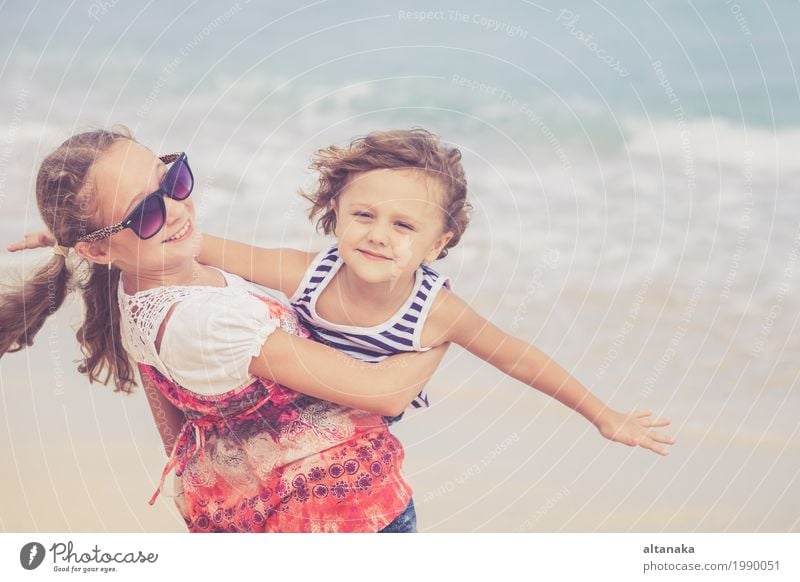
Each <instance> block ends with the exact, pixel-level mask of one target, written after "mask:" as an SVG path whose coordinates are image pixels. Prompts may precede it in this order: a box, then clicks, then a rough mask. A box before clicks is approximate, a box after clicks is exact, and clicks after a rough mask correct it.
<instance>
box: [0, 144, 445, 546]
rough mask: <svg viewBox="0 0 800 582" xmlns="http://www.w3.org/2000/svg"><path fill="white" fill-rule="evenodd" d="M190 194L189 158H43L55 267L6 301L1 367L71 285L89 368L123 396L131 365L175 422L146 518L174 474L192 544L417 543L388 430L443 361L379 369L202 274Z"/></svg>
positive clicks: (241, 290)
mask: <svg viewBox="0 0 800 582" xmlns="http://www.w3.org/2000/svg"><path fill="white" fill-rule="evenodd" d="M167 164H170V165H167ZM193 186H194V177H193V176H192V172H191V169H190V167H189V162H188V159H187V156H186V155H185V154H177V155H171V156H165V157H163V158H161V159H159V158H157V157H156V156H155V155H153V154H152V153H151V152H150V151H149V150H148V149H146V148H145V147H143V146H142V145H140V144H138V143H137V142H135V141H134V140H133V138H132V136H131V135H130V134H129V133H128V132H127V131H96V132H89V133H83V134H78V135H76V136H73V137H72V138H70V139H68V140H67V141H66V142H64V143H63V144H62V145H61V146H60V147H59V148H58V149H57V150H56V151H55V152H53V153H52V154H51V155H50V156H48V157H47V158H46V159H45V160H44V161H43V163H42V165H41V168H40V170H39V173H38V176H37V180H36V196H37V202H38V206H39V212H40V214H41V216H42V219H43V220H44V222H45V224H46V225H47V227H48V228H49V229H50V233H52V236H53V238H54V239H55V240H54V241H53V242H54V246H53V249H54V251H53V252H54V254H53V258H52V259H51V260H50V261H49V262H48V263H47V264H46V265H45V266H44V267H43V268H42V269H41V270H40V271H38V272H37V273H35V274H34V275H33V276H32V277H30V278H29V279H28V280H26V281H25V282H24V284H23V286H22V287H21V288H20V289H18V290H17V291H14V292H11V293H7V294H5V295H3V296H2V297H0V330H2V331H0V355H2V354H5V353H6V352H14V351H18V350H20V349H22V348H24V347H25V346H28V345H32V342H33V339H34V337H35V335H36V333H37V332H38V331H39V330H40V329H41V327H42V325H43V324H44V322H45V320H46V319H47V317H48V316H49V315H51V314H52V313H54V312H55V311H56V310H57V309H58V308H59V307H60V306H61V304H62V303H63V301H64V298H65V297H66V294H67V292H68V289H70V288H71V287H72V283H73V280H75V283H76V285H75V287H76V289H77V292H78V293H79V294H80V295H82V297H83V300H84V303H85V314H84V320H83V323H82V325H81V327H80V329H79V330H78V334H77V339H78V341H79V343H80V344H81V348H82V351H83V354H84V360H83V361H82V362H81V364H80V366H79V371H80V372H82V373H85V374H86V375H87V376H88V377H89V380H90V382H102V383H104V384H107V383H108V382H109V381H112V380H113V383H114V385H115V388H116V391H121V392H125V393H130V392H131V391H132V389H133V387H134V386H135V384H136V379H135V377H134V370H133V364H134V363H135V365H136V366H137V367H138V371H139V373H140V376H141V379H142V382H143V384H144V387H145V391H146V394H147V397H148V400H149V401H150V404H151V407H152V409H153V411H154V415H155V416H157V417H161V418H164V419H165V420H164V421H163V422H162V423H161V424H160V425H159V429H160V430H161V431H162V437H163V438H164V441H165V446H166V447H168V448H169V450H170V452H169V456H170V459H169V462H168V464H167V466H166V467H165V469H164V472H163V474H162V476H161V484H160V485H159V487H158V490H157V491H156V494H155V495H154V496H153V498H152V499H151V500H150V503H151V504H152V503H154V501H155V499H156V496H157V495H158V492H159V491H160V489H161V486H162V485H163V484H164V481H165V479H166V477H167V476H168V474H169V473H170V472H171V471H172V470H175V485H176V488H177V489H178V490H179V491H181V493H179V495H178V496H177V497H176V498H175V500H176V503H177V505H178V508H179V510H180V512H181V514H182V515H183V517H184V519H185V521H186V524H187V527H188V528H189V530H190V531H192V532H205V531H249V532H258V531H270V532H273V531H320V532H323V531H331V532H375V531H414V525H415V524H414V520H413V502H412V501H411V489H410V487H409V486H408V484H407V483H406V482H405V480H404V479H403V476H402V472H401V469H402V462H403V457H404V453H403V448H402V446H401V445H400V443H399V442H398V440H397V439H396V438H395V437H394V436H392V435H391V433H389V431H388V429H387V425H386V423H385V421H384V420H383V419H382V416H383V415H394V414H398V413H399V412H400V411H402V410H403V409H404V408H405V406H406V405H407V404H408V403H409V402H410V401H411V400H412V399H413V398H414V396H415V395H416V394H417V393H418V392H419V390H420V389H421V387H422V386H423V385H424V384H425V383H426V382H427V380H428V379H429V378H430V376H431V375H432V373H433V372H434V370H435V368H436V366H437V365H438V363H439V361H440V360H441V358H442V356H443V354H444V349H446V348H439V349H437V350H432V351H431V352H428V353H424V354H403V355H398V356H394V357H392V358H389V359H387V360H386V361H385V362H383V363H382V364H380V365H371V364H367V363H364V362H360V361H357V360H355V359H351V358H349V357H347V356H345V355H343V354H341V353H340V352H338V351H336V350H334V349H333V348H330V347H328V346H324V345H322V344H320V343H316V342H314V341H311V340H310V339H308V336H309V333H308V331H306V330H305V329H304V328H303V327H302V326H301V325H300V324H299V323H298V319H297V317H296V315H295V314H294V312H293V311H292V309H291V307H290V306H287V305H284V304H282V303H280V302H279V301H277V300H276V299H275V298H274V297H273V296H272V295H271V294H268V293H265V292H264V291H263V290H261V289H260V288H258V287H256V286H254V285H252V284H250V283H248V282H246V281H244V280H243V279H241V278H239V277H237V276H235V275H231V274H228V273H225V272H224V271H221V270H219V269H216V268H213V267H209V266H204V265H200V264H199V263H198V262H197V260H196V258H195V257H196V256H197V254H198V253H199V249H200V246H199V244H200V240H201V237H200V234H199V231H198V230H197V227H196V224H195V210H194V206H193V204H192V200H191V197H190V195H191V192H192V188H193ZM28 242H30V241H28ZM31 246H32V245H31ZM73 251H74V253H75V254H76V255H78V256H79V257H80V258H82V259H84V261H83V262H81V264H80V265H78V267H77V268H74V267H73V265H72V263H71V262H70V261H68V257H69V255H70V253H71V252H73ZM83 266H85V267H86V269H85V271H86V272H83V270H82V267H83ZM21 313H24V314H25V315H24V317H21V316H20V314H21ZM175 434H177V436H171V435H175Z"/></svg>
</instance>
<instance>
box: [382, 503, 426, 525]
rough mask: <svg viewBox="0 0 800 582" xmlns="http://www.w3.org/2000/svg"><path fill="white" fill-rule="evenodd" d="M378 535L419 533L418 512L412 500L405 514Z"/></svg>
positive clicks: (395, 519) (404, 511)
mask: <svg viewBox="0 0 800 582" xmlns="http://www.w3.org/2000/svg"><path fill="white" fill-rule="evenodd" d="M378 533H417V512H416V511H415V510H414V500H413V499H411V500H409V502H408V505H406V508H405V509H404V510H403V512H402V513H401V514H400V515H398V516H397V517H395V518H394V521H392V523H390V524H389V525H387V526H386V527H385V528H383V529H382V530H381V531H379V532H378Z"/></svg>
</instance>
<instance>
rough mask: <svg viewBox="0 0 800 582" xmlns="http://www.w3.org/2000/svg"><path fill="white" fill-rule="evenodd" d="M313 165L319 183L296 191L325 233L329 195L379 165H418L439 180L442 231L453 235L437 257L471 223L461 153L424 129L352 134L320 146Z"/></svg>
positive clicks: (331, 225) (330, 217) (329, 226)
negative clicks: (342, 142) (343, 143)
mask: <svg viewBox="0 0 800 582" xmlns="http://www.w3.org/2000/svg"><path fill="white" fill-rule="evenodd" d="M311 169H313V170H315V171H316V172H318V174H319V180H318V184H317V187H316V189H315V190H314V191H313V192H303V191H301V192H300V195H301V196H303V198H305V199H306V200H308V201H309V202H311V203H312V206H311V209H310V211H309V213H308V215H309V218H311V219H312V220H313V219H315V218H317V229H318V230H319V231H320V232H322V233H324V234H331V233H332V232H333V231H334V229H335V228H336V213H335V212H334V210H333V200H334V199H335V198H336V197H337V196H338V195H339V193H340V192H341V191H342V190H343V189H344V188H345V186H347V183H348V181H349V180H350V178H352V177H353V176H354V175H356V174H358V173H360V172H369V171H370V170H379V169H415V170H421V171H423V172H426V173H427V174H428V175H430V176H432V177H433V178H435V179H436V180H438V182H439V183H440V184H441V186H442V191H443V192H444V196H443V198H444V199H443V200H442V201H441V205H442V209H443V211H444V219H445V231H450V232H452V233H453V237H452V238H451V239H450V240H449V241H448V243H447V244H446V245H445V247H444V248H443V249H442V251H441V252H440V253H439V257H437V258H440V259H441V258H444V257H446V256H447V251H448V249H451V248H453V247H454V246H456V245H457V244H458V242H459V241H460V240H461V236H462V235H463V234H464V231H465V230H466V228H467V225H468V224H469V218H470V211H471V210H472V205H471V204H470V203H469V202H468V201H467V180H466V178H465V176H464V167H463V166H462V165H461V152H460V151H459V150H458V149H457V148H454V147H449V146H446V145H445V144H444V143H442V141H441V140H440V139H439V138H438V137H437V136H436V135H434V134H432V133H431V132H429V131H427V130H425V129H421V128H416V129H398V130H390V131H375V132H372V133H370V134H367V135H365V136H361V137H357V138H355V139H354V140H352V141H351V142H350V145H349V146H348V147H344V148H342V147H338V146H330V147H328V148H324V149H321V150H319V151H317V152H316V154H315V156H314V158H313V161H312V163H311Z"/></svg>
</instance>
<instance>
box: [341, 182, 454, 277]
mask: <svg viewBox="0 0 800 582" xmlns="http://www.w3.org/2000/svg"><path fill="white" fill-rule="evenodd" d="M443 196H444V193H443V191H442V188H441V186H440V184H439V182H438V181H437V180H436V179H435V178H434V177H432V176H430V175H429V174H427V173H426V172H424V171H421V170H415V169H399V170H395V169H379V170H370V171H368V172H361V173H358V174H355V175H354V176H352V177H351V178H350V180H348V182H347V186H345V188H344V190H342V192H341V193H340V194H339V195H338V196H337V197H336V199H334V200H333V208H334V211H335V212H336V229H335V231H334V232H335V234H336V237H337V238H338V241H339V254H340V255H341V257H342V259H343V260H344V262H345V264H346V265H347V267H348V269H351V270H352V272H353V274H355V275H357V276H358V277H359V278H360V279H362V280H363V281H365V282H369V283H381V282H394V281H397V280H400V279H402V278H404V277H412V276H413V274H414V272H415V271H416V270H417V268H418V267H419V266H420V264H422V262H423V261H433V260H435V259H436V258H437V257H438V256H439V253H440V252H441V250H442V248H443V247H444V246H445V245H446V244H447V242H448V241H449V240H450V238H451V237H452V236H453V234H452V233H451V232H446V231H445V224H446V223H445V215H444V210H443V209H442V201H443V200H442V198H443Z"/></svg>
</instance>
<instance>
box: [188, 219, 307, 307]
mask: <svg viewBox="0 0 800 582" xmlns="http://www.w3.org/2000/svg"><path fill="white" fill-rule="evenodd" d="M314 256H315V255H314V254H313V253H306V252H303V251H297V250H294V249H264V248H261V247H254V246H251V245H248V244H245V243H240V242H236V241H232V240H226V239H224V238H220V237H217V236H211V235H209V234H203V244H202V248H201V250H200V256H199V257H198V258H197V259H198V260H199V261H200V262H201V263H203V264H206V265H212V266H214V267H217V268H220V269H222V270H223V271H227V272H228V273H233V274H235V275H239V276H240V277H242V278H243V279H247V280H248V281H252V282H253V283H258V284H259V285H264V286H265V287H269V288H270V289H278V290H279V291H281V292H283V293H284V294H285V295H286V296H287V297H291V296H292V295H293V294H294V292H295V291H296V290H297V286H298V285H299V284H300V281H302V279H303V275H304V274H305V272H306V269H308V266H309V265H310V264H311V261H312V260H313V259H314Z"/></svg>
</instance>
